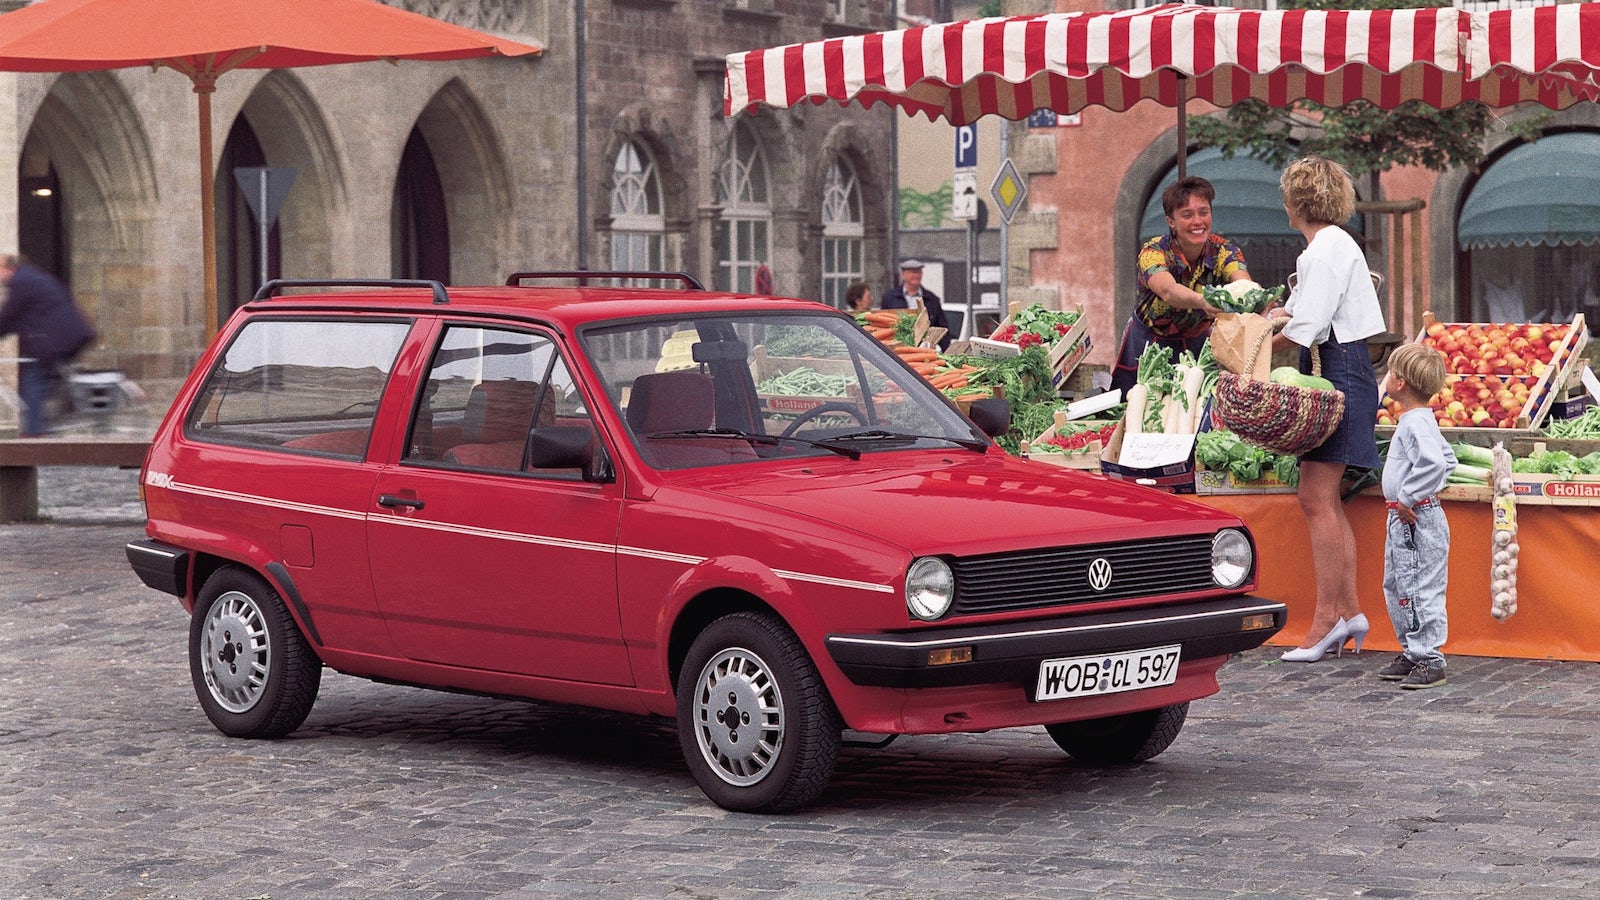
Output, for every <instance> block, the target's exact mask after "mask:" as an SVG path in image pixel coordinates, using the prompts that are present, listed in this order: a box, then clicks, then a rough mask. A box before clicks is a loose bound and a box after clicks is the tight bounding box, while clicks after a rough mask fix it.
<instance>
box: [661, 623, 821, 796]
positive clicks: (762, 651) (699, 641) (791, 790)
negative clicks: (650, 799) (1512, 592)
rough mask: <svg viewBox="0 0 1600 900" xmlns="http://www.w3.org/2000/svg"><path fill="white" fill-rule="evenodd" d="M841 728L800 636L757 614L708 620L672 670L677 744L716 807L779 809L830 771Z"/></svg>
mask: <svg viewBox="0 0 1600 900" xmlns="http://www.w3.org/2000/svg"><path fill="white" fill-rule="evenodd" d="M842 730H843V729H842V726H841V725H840V722H839V715H838V713H837V712H836V711H835V710H834V707H833V701H832V700H831V699H829V697H828V694H827V690H826V689H825V688H824V686H823V684H822V677H821V676H820V675H818V674H817V669H816V666H815V665H813V664H812V662H811V658H810V657H809V656H808V655H807V654H806V651H805V648H804V647H803V646H802V645H801V644H800V640H799V639H798V638H796V637H795V636H794V634H793V633H792V632H791V631H789V629H788V628H787V627H785V626H784V625H783V623H781V622H779V621H777V620H776V619H774V618H772V617H771V616H767V615H762V614H758V613H736V614H734V615H730V616H725V617H723V618H721V619H718V620H716V621H715V622H712V623H711V625H710V626H709V627H707V628H706V630H705V631H703V632H701V633H700V635H699V637H697V638H695V641H694V644H693V645H692V646H690V648H689V654H688V656H687V658H686V659H685V660H684V664H683V669H682V671H681V672H680V673H679V674H678V743H679V745H680V747H682V749H683V756H684V760H685V761H686V762H687V763H688V765H689V771H690V773H692V774H693V775H694V779H695V781H696V782H697V783H699V785H700V789H701V790H703V791H705V793H706V796H708V797H710V798H711V799H712V800H713V801H714V802H716V803H717V805H719V806H722V807H724V808H726V809H731V810H735V811H741V812H780V811H783V810H789V809H795V808H797V807H801V806H804V805H805V804H807V803H810V802H811V801H812V800H815V799H816V798H817V796H818V795H819V794H821V793H822V791H823V789H824V788H826V787H827V785H828V780H829V779H830V778H832V777H833V769H834V765H835V764H836V763H837V762H838V759H839V745H840V741H841V732H842Z"/></svg>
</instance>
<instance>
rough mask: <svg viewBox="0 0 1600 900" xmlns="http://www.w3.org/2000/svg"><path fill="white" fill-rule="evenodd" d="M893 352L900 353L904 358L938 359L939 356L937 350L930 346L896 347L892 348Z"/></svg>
mask: <svg viewBox="0 0 1600 900" xmlns="http://www.w3.org/2000/svg"><path fill="white" fill-rule="evenodd" d="M894 352H896V353H898V354H900V356H901V357H902V358H905V357H918V358H926V359H938V358H939V351H937V350H935V349H933V348H932V347H896V348H894Z"/></svg>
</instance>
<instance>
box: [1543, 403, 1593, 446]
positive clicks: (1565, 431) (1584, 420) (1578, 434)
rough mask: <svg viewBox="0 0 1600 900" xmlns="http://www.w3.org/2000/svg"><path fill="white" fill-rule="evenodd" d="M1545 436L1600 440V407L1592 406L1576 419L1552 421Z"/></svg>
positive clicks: (1546, 427)
mask: <svg viewBox="0 0 1600 900" xmlns="http://www.w3.org/2000/svg"><path fill="white" fill-rule="evenodd" d="M1544 431H1545V434H1548V435H1550V436H1551V437H1553V438H1578V439H1588V440H1597V439H1600V406H1591V407H1589V408H1588V409H1586V410H1584V411H1583V415H1581V416H1579V417H1577V418H1576V419H1552V420H1550V423H1549V424H1548V425H1546V426H1545V429H1544Z"/></svg>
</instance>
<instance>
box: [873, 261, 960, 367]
mask: <svg viewBox="0 0 1600 900" xmlns="http://www.w3.org/2000/svg"><path fill="white" fill-rule="evenodd" d="M919 300H920V301H922V307H923V308H924V309H926V310H927V311H928V327H929V328H943V329H944V330H945V332H944V337H942V338H940V339H939V349H940V350H945V349H948V348H949V346H950V341H951V338H952V337H953V336H952V335H951V334H950V322H949V321H948V320H947V319H945V317H944V301H942V300H940V299H939V295H938V294H935V293H934V292H933V291H930V290H928V289H927V288H925V287H923V286H922V262H921V261H920V260H915V259H908V260H906V261H905V262H903V263H901V264H900V284H899V285H898V286H896V287H893V288H890V289H889V290H888V291H887V292H886V293H885V294H884V295H883V308H884V309H916V308H917V301H919Z"/></svg>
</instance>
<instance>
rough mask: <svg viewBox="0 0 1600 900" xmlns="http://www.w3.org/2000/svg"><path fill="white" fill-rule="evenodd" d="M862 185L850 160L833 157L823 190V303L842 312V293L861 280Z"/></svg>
mask: <svg viewBox="0 0 1600 900" xmlns="http://www.w3.org/2000/svg"><path fill="white" fill-rule="evenodd" d="M863 234H864V230H863V229H862V227H861V185H860V184H859V183H858V182H857V181H856V170H855V168H854V167H852V166H851V165H850V162H849V160H847V159H845V158H844V157H842V156H836V157H834V160H833V164H832V165H830V166H829V167H828V182H827V184H826V185H825V186H824V187H823V189H822V302H824V303H828V304H831V305H833V306H836V307H838V308H840V309H843V308H844V305H845V304H844V293H845V291H846V290H848V289H849V287H850V285H852V284H855V283H856V282H858V281H860V280H861V279H862V266H861V244H862V235H863Z"/></svg>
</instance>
